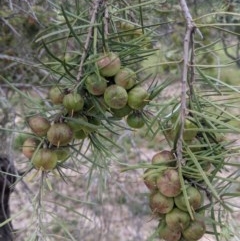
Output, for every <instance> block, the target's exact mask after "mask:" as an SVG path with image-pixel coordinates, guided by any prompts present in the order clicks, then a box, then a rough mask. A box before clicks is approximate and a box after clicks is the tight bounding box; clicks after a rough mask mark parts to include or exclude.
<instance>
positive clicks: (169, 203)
mask: <svg viewBox="0 0 240 241" xmlns="http://www.w3.org/2000/svg"><path fill="white" fill-rule="evenodd" d="M173 205H174V201H173V198H171V197H166V196H164V195H163V194H161V193H160V192H153V193H151V194H150V198H149V206H150V208H151V210H152V212H153V213H160V214H164V213H168V212H170V211H171V210H172V209H173Z"/></svg>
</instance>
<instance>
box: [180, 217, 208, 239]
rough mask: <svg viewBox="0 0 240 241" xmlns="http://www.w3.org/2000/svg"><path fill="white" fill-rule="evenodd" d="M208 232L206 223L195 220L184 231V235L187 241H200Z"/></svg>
mask: <svg viewBox="0 0 240 241" xmlns="http://www.w3.org/2000/svg"><path fill="white" fill-rule="evenodd" d="M205 232H206V226H205V223H204V222H203V221H202V220H198V219H196V220H194V221H192V222H191V223H190V225H189V226H188V227H187V228H186V229H185V230H183V231H182V235H183V237H184V238H185V240H186V241H195V240H199V239H200V238H201V237H202V236H203V235H204V234H205Z"/></svg>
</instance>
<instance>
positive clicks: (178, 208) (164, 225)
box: [144, 150, 206, 241]
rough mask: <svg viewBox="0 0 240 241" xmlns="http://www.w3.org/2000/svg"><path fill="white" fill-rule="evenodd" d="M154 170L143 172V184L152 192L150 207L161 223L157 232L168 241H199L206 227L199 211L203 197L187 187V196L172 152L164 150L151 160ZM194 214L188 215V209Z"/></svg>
mask: <svg viewBox="0 0 240 241" xmlns="http://www.w3.org/2000/svg"><path fill="white" fill-rule="evenodd" d="M152 165H153V168H149V169H147V170H146V171H145V173H144V183H145V185H146V186H147V187H148V189H149V190H150V191H151V193H150V198H149V206H150V208H151V210H152V212H153V214H154V216H157V217H158V218H159V219H160V221H159V227H158V233H159V237H160V238H161V239H164V240H166V241H178V240H182V241H183V240H185V241H193V240H194V241H196V240H199V239H200V238H201V237H202V236H203V235H204V233H205V231H206V227H205V223H204V220H203V218H202V217H201V215H200V214H199V213H198V210H199V209H200V208H201V206H202V204H203V194H202V193H201V192H200V191H199V190H198V188H196V187H194V186H192V185H190V183H187V181H186V180H185V181H186V183H185V184H184V188H185V191H186V197H187V198H185V195H184V192H183V187H182V185H181V181H180V176H179V173H178V170H177V167H176V159H175V157H174V155H173V153H172V152H170V151H167V150H163V151H161V152H158V153H156V154H155V155H154V156H153V157H152ZM188 208H190V210H191V211H192V213H193V215H190V214H189V211H188V210H189V209H188Z"/></svg>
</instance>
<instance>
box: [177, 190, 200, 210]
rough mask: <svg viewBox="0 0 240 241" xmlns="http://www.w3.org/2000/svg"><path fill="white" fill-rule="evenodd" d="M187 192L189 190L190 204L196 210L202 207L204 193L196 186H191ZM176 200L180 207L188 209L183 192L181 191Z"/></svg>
mask: <svg viewBox="0 0 240 241" xmlns="http://www.w3.org/2000/svg"><path fill="white" fill-rule="evenodd" d="M186 192H187V196H188V201H189V204H190V206H191V207H192V208H193V209H194V210H196V209H198V208H200V207H201V205H202V201H203V200H202V194H201V193H200V191H199V190H198V189H197V188H195V187H192V186H189V187H188V188H187V189H186ZM174 202H175V204H176V206H177V207H178V208H179V209H181V210H183V211H187V204H186V200H185V198H184V195H183V193H181V194H180V195H178V196H177V197H175V198H174Z"/></svg>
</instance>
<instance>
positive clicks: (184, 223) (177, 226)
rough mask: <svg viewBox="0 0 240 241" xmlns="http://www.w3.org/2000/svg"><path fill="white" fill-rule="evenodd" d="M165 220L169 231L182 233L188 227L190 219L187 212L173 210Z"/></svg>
mask: <svg viewBox="0 0 240 241" xmlns="http://www.w3.org/2000/svg"><path fill="white" fill-rule="evenodd" d="M165 220H166V223H167V225H168V227H169V228H170V229H173V230H181V231H182V230H184V229H186V228H187V227H188V226H189V224H190V220H191V218H190V215H189V214H188V213H187V212H184V211H182V210H180V209H178V208H173V210H172V211H171V212H169V213H167V214H166V217H165Z"/></svg>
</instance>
